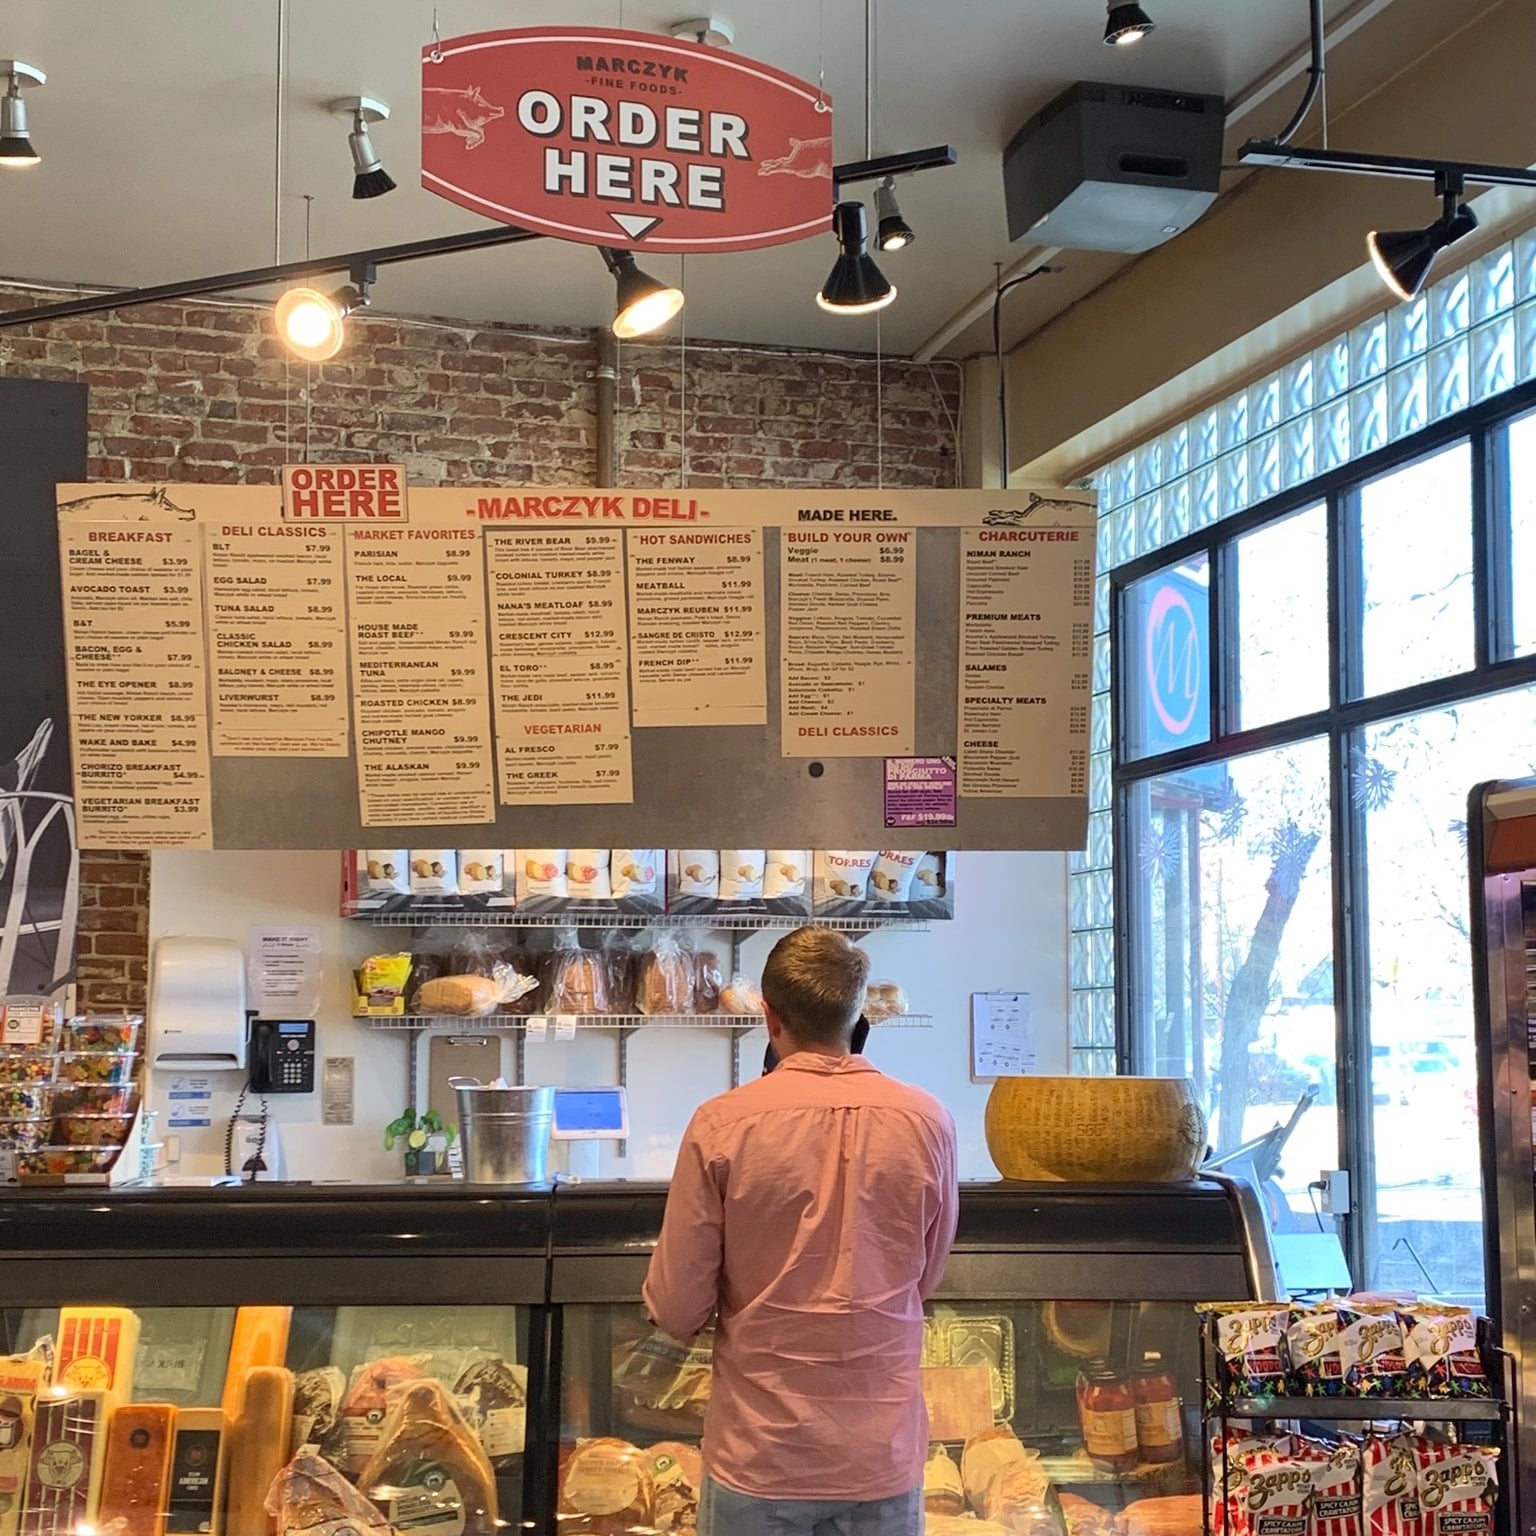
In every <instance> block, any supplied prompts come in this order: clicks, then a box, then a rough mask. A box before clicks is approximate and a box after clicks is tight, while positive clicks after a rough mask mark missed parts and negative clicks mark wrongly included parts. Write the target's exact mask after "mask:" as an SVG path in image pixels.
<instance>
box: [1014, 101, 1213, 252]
mask: <svg viewBox="0 0 1536 1536" xmlns="http://www.w3.org/2000/svg"><path fill="white" fill-rule="evenodd" d="M1224 118H1225V113H1224V108H1223V103H1222V99H1221V97H1219V96H1201V95H1196V94H1193V93H1191V92H1188V91H1156V90H1144V89H1141V88H1140V87H1136V86H1124V85H1096V84H1093V83H1092V82H1088V81H1084V82H1081V83H1079V84H1077V85H1074V86H1073V87H1072V89H1071V90H1069V91H1067V92H1065V93H1064V94H1063V95H1061V96H1058V97H1057V98H1056V100H1055V101H1053V102H1052V103H1051V104H1050V106H1048V107H1046V108H1045V110H1044V111H1042V112H1039V113H1037V114H1036V115H1035V116H1034V117H1032V118H1031V119H1030V120H1029V121H1028V122H1027V123H1026V124H1025V125H1024V126H1023V127H1022V128H1021V129H1020V130H1019V131H1018V132H1017V133H1016V134H1015V135H1014V137H1013V142H1012V143H1010V144H1009V146H1008V148H1007V150H1006V152H1005V153H1004V155H1003V190H1004V194H1005V196H1006V198H1007V204H1008V238H1009V239H1010V240H1014V241H1019V240H1027V241H1029V243H1030V244H1031V245H1054V246H1059V247H1061V248H1062V249H1063V250H1073V251H1124V252H1127V253H1134V252H1137V251H1150V250H1151V249H1152V248H1153V247H1154V246H1158V245H1161V244H1162V243H1163V242H1164V241H1165V240H1171V239H1172V238H1173V237H1174V236H1175V235H1176V234H1178V233H1180V232H1181V231H1182V230H1185V229H1188V228H1189V226H1190V225H1191V224H1193V223H1194V222H1195V220H1196V219H1198V218H1199V217H1200V215H1201V214H1203V213H1204V212H1205V210H1206V209H1207V208H1209V207H1210V206H1211V204H1212V203H1213V202H1215V200H1216V194H1217V192H1218V191H1219V190H1220V185H1221V144H1222V134H1223V128H1224Z"/></svg>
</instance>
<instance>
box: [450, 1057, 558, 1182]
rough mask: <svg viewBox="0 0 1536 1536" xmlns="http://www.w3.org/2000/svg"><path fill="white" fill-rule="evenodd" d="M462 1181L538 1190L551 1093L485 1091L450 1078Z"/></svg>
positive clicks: (544, 1176) (543, 1176) (543, 1178)
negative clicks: (527, 1186)
mask: <svg viewBox="0 0 1536 1536" xmlns="http://www.w3.org/2000/svg"><path fill="white" fill-rule="evenodd" d="M453 1088H454V1091H455V1092H456V1093H457V1094H458V1096H459V1133H460V1135H461V1136H462V1137H463V1138H464V1177H465V1179H466V1180H468V1182H469V1183H471V1184H544V1183H546V1182H547V1181H548V1168H549V1132H550V1127H551V1125H552V1124H553V1123H554V1118H555V1090H554V1089H553V1088H487V1087H485V1086H483V1085H482V1084H480V1083H477V1082H470V1081H467V1080H465V1079H462V1078H456V1079H455V1080H454V1082H453Z"/></svg>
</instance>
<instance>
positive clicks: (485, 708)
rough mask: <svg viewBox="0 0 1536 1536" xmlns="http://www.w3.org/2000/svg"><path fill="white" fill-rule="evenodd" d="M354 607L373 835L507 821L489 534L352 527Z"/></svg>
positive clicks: (360, 763) (360, 765)
mask: <svg viewBox="0 0 1536 1536" xmlns="http://www.w3.org/2000/svg"><path fill="white" fill-rule="evenodd" d="M347 603H348V607H349V609H350V612H351V620H352V711H353V720H354V724H355V728H356V735H357V790H358V800H359V806H360V809H361V815H362V824H363V826H365V827H396V826H413V825H421V826H431V825H434V824H435V825H444V826H454V825H460V824H472V823H483V822H492V821H495V819H496V797H495V791H494V788H493V784H492V778H491V710H490V688H489V683H488V681H487V672H488V666H487V660H486V644H485V569H484V566H483V564H482V562H481V558H480V534H479V530H478V529H473V528H415V527H407V528H401V527H366V526H364V527H355V526H354V527H350V528H348V529H347Z"/></svg>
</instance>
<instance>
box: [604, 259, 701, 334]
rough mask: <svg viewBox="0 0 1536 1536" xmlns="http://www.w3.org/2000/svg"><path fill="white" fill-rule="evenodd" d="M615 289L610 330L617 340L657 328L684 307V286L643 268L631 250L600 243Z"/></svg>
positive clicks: (648, 332) (646, 332) (647, 332)
mask: <svg viewBox="0 0 1536 1536" xmlns="http://www.w3.org/2000/svg"><path fill="white" fill-rule="evenodd" d="M600 249H601V251H602V253H603V261H604V262H605V263H606V264H607V267H608V270H609V271H610V272H611V273H613V280H614V283H615V285H616V287H617V289H618V293H617V296H616V298H615V301H614V306H613V334H614V335H615V336H617V337H618V338H619V340H620V341H628V340H630V339H631V338H632V337H635V336H646V335H649V334H650V332H652V331H655V330H659V329H660V328H661V327H662V326H664V325H665V324H666V323H667V321H668V320H670V319H671V318H672V317H673V316H674V315H675V314H677V312H678V311H679V310H680V309H681V308H682V307H683V290H682V289H681V288H673V287H671V286H670V285H669V284H667V283H664V282H662V281H660V279H658V278H654V277H651V276H650V275H649V274H648V273H645V272H642V271H641V270H640V268H639V267H638V266H636V265H635V258H634V255H633V253H632V252H630V251H615V250H611V249H610V248H609V247H608V246H606V245H605V246H602V247H600Z"/></svg>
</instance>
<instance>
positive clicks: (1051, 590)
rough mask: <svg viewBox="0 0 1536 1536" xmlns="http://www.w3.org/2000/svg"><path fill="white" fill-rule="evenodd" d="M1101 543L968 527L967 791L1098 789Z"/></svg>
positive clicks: (992, 795) (963, 709)
mask: <svg viewBox="0 0 1536 1536" xmlns="http://www.w3.org/2000/svg"><path fill="white" fill-rule="evenodd" d="M1092 644H1093V544H1092V541H1091V539H1088V538H1084V537H1083V536H1082V534H1081V530H1079V529H1076V528H1046V527H1040V528H967V529H964V530H963V531H962V533H961V536H960V751H959V756H960V793H961V794H962V795H971V796H975V797H978V798H982V799H1003V798H1008V799H1012V798H1018V797H1021V796H1068V795H1082V794H1085V793H1086V792H1087V788H1088V720H1089V708H1090V704H1091V700H1092V689H1091V683H1090V678H1089V664H1090V654H1091V647H1092Z"/></svg>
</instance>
